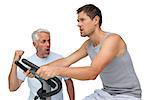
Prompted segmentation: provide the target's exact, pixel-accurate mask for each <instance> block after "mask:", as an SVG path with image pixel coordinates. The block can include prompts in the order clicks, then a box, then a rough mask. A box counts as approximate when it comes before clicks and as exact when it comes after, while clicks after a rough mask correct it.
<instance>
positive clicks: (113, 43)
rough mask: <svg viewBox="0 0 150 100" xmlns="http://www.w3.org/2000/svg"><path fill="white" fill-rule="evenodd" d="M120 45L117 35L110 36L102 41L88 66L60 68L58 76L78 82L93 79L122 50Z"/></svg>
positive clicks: (120, 41)
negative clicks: (77, 80) (99, 48)
mask: <svg viewBox="0 0 150 100" xmlns="http://www.w3.org/2000/svg"><path fill="white" fill-rule="evenodd" d="M122 44H123V43H122V40H121V38H120V37H119V36H118V35H113V36H110V37H108V38H107V39H106V40H105V41H104V43H103V45H102V48H101V50H100V51H99V52H98V54H97V55H96V56H95V58H94V59H93V61H92V63H91V65H90V66H79V67H71V68H60V70H59V72H58V73H59V74H58V75H60V76H65V77H71V78H75V79H79V80H91V79H95V78H96V77H97V75H99V74H100V72H101V71H102V70H103V69H104V68H105V67H106V66H107V64H109V63H110V62H111V61H112V60H113V59H114V58H115V57H116V56H118V55H119V53H120V51H121V49H122V48H123V46H122Z"/></svg>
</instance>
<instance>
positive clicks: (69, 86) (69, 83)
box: [66, 79, 75, 100]
mask: <svg viewBox="0 0 150 100" xmlns="http://www.w3.org/2000/svg"><path fill="white" fill-rule="evenodd" d="M66 85H67V92H68V95H69V98H70V100H75V92H74V85H73V81H72V80H71V79H68V80H67V81H66Z"/></svg>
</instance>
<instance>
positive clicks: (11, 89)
mask: <svg viewBox="0 0 150 100" xmlns="http://www.w3.org/2000/svg"><path fill="white" fill-rule="evenodd" d="M17 89H18V88H12V87H10V86H9V91H10V92H14V91H16V90H17Z"/></svg>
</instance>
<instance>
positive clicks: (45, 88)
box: [15, 59, 62, 100]
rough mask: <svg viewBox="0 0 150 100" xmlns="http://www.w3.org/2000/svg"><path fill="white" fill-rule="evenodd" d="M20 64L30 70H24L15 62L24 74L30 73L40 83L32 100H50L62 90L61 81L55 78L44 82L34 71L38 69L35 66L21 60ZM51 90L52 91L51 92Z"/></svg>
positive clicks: (25, 60)
mask: <svg viewBox="0 0 150 100" xmlns="http://www.w3.org/2000/svg"><path fill="white" fill-rule="evenodd" d="M22 63H24V64H26V65H27V66H29V67H30V69H28V68H26V67H25V66H24V65H23V64H21V63H20V62H19V61H15V64H16V65H17V66H19V67H20V68H21V69H22V70H23V71H24V72H26V71H27V70H29V71H30V73H32V74H33V75H34V77H35V78H36V79H38V80H39V81H40V83H41V88H40V89H39V90H38V91H37V96H35V97H34V100H37V99H38V98H39V99H40V100H51V96H52V95H55V94H57V93H58V92H59V91H60V90H61V89H62V83H61V80H60V79H58V78H57V77H54V78H50V79H48V80H44V79H43V78H41V77H40V76H38V75H37V74H36V71H37V70H38V69H39V67H38V66H37V65H35V64H33V63H32V62H30V61H28V60H27V59H22ZM51 88H52V89H53V91H51Z"/></svg>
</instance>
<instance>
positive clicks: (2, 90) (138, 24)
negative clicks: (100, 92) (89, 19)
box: [0, 0, 150, 100]
mask: <svg viewBox="0 0 150 100" xmlns="http://www.w3.org/2000/svg"><path fill="white" fill-rule="evenodd" d="M88 3H93V4H95V5H96V6H98V7H99V8H100V9H101V11H102V15H103V24H102V29H103V30H105V31H109V32H115V33H118V34H120V35H121V36H122V37H123V38H124V40H125V41H126V43H127V45H128V50H129V52H130V54H131V57H132V60H133V63H134V68H135V71H136V73H137V75H138V78H139V80H140V83H141V87H142V90H143V100H148V99H149V89H150V78H149V77H150V71H149V69H150V68H149V67H150V64H149V61H150V60H149V56H150V53H149V52H150V46H149V45H148V43H150V39H149V36H150V35H149V34H150V30H149V28H148V27H149V23H150V14H149V11H148V10H149V9H150V6H149V2H148V0H0V100H2V99H5V100H10V99H11V100H27V97H28V93H29V89H28V86H27V83H26V82H24V83H23V85H22V86H21V87H20V88H19V90H18V91H16V92H9V90H8V74H9V71H10V68H11V62H12V58H13V55H14V51H15V50H17V49H22V50H24V51H25V54H24V56H23V57H26V56H30V55H32V54H33V53H34V52H35V49H34V47H33V46H32V40H31V33H32V32H33V31H34V30H36V29H37V28H46V29H48V30H49V31H50V32H51V43H52V45H51V50H52V51H55V52H57V53H60V54H62V55H63V56H67V55H69V54H70V53H71V52H73V51H74V50H76V49H77V48H79V47H80V45H81V44H82V43H83V42H84V41H85V40H86V39H87V38H81V37H80V33H79V30H78V27H77V21H76V20H77V15H76V10H77V9H78V8H79V7H81V6H83V5H84V4H88ZM88 64H90V60H89V58H85V59H83V60H81V61H80V62H78V63H77V64H75V65H76V66H77V65H88ZM73 81H74V85H75V93H76V100H81V99H82V98H83V97H85V96H87V95H89V94H90V93H92V92H93V91H94V89H96V88H102V85H101V81H100V79H99V77H98V78H97V79H96V80H94V81H77V80H73ZM64 90H65V89H64ZM64 97H65V100H68V96H67V94H66V92H65V91H64Z"/></svg>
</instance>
